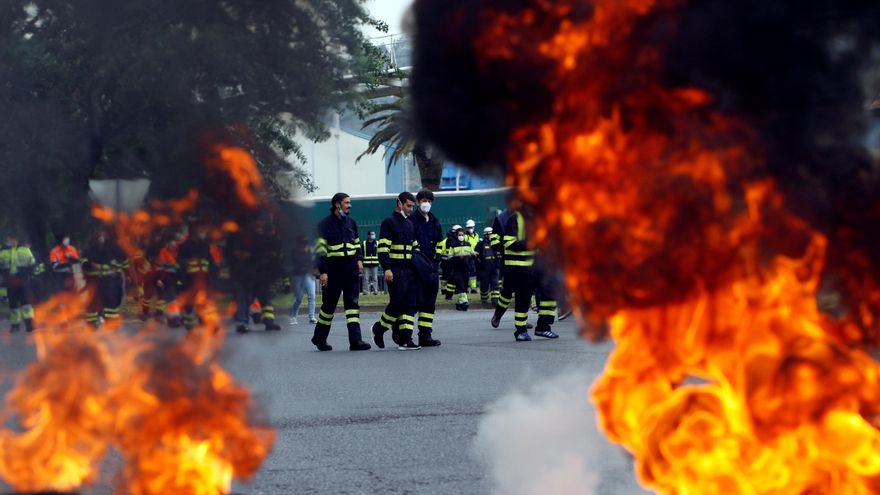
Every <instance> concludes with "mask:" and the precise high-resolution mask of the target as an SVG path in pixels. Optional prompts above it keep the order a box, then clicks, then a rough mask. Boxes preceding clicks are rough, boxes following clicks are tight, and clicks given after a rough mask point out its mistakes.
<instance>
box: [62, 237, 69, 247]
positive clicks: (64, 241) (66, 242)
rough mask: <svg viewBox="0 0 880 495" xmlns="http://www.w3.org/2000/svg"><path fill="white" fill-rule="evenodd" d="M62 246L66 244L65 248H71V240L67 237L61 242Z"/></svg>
mask: <svg viewBox="0 0 880 495" xmlns="http://www.w3.org/2000/svg"><path fill="white" fill-rule="evenodd" d="M61 244H64V245H65V246H69V245H70V239H68V238H67V237H65V238H64V239H63V240H62V241H61Z"/></svg>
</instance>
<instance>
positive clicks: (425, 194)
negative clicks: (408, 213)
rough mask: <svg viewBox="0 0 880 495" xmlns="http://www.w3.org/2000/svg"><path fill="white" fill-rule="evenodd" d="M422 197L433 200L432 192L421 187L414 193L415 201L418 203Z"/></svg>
mask: <svg viewBox="0 0 880 495" xmlns="http://www.w3.org/2000/svg"><path fill="white" fill-rule="evenodd" d="M423 199H427V200H428V201H431V202H433V201H434V192H433V191H430V190H428V189H422V190H421V191H419V193H418V194H416V202H417V203H420V202H421V201H422V200H423Z"/></svg>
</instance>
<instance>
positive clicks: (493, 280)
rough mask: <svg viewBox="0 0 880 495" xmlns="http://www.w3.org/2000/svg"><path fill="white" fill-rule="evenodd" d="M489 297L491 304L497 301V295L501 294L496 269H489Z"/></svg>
mask: <svg viewBox="0 0 880 495" xmlns="http://www.w3.org/2000/svg"><path fill="white" fill-rule="evenodd" d="M488 277H489V299H490V301H491V302H492V304H495V303H497V302H498V297H499V296H500V295H501V292H500V290H499V285H498V270H496V269H492V270H490V271H489V276H488Z"/></svg>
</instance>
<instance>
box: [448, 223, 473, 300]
mask: <svg viewBox="0 0 880 495" xmlns="http://www.w3.org/2000/svg"><path fill="white" fill-rule="evenodd" d="M446 246H447V247H446V253H447V256H448V258H449V264H450V271H451V277H452V281H453V283H454V284H455V309H456V310H458V311H467V310H468V307H469V306H470V304H469V303H468V283H469V282H468V279H469V278H470V271H471V266H472V265H473V259H474V250H473V248H471V245H470V243H469V242H468V240H467V236H466V235H465V231H464V229H462V228H461V227H458V229H456V231H455V237H454V238H453V240H452V241H450V242H449V243H447V245H446Z"/></svg>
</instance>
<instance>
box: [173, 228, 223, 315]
mask: <svg viewBox="0 0 880 495" xmlns="http://www.w3.org/2000/svg"><path fill="white" fill-rule="evenodd" d="M190 232H191V235H190V236H189V237H188V238H187V239H186V240H185V241H183V243H181V244H180V247H178V249H177V259H178V263H179V265H180V268H181V270H182V271H183V277H182V280H183V284H182V286H181V292H180V296H179V299H180V304H181V306H182V309H183V326H184V327H185V328H186V329H187V330H192V329H193V328H195V327H196V326H197V325H199V324H208V325H211V324H213V323H216V322H217V319H216V318H217V315H216V314H215V312H214V311H215V310H214V309H213V308H212V307H211V306H210V305H208V304H206V300H205V299H203V297H202V296H203V295H204V294H205V292H206V291H207V290H208V289H209V287H210V285H211V282H212V281H211V276H212V275H213V274H216V273H217V265H216V264H215V263H214V257H213V256H212V255H211V242H210V240H209V234H210V227H209V226H208V225H206V224H196V225H194V226H193V227H192V228H191V229H190Z"/></svg>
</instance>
